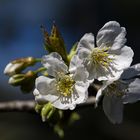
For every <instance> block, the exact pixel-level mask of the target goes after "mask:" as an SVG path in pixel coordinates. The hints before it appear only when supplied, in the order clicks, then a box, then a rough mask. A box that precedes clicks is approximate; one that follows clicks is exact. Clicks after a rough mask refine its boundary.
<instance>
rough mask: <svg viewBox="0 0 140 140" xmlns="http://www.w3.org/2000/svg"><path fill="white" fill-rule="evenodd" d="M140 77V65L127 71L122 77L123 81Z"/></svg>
mask: <svg viewBox="0 0 140 140" xmlns="http://www.w3.org/2000/svg"><path fill="white" fill-rule="evenodd" d="M139 75H140V63H138V64H135V65H133V66H131V67H129V68H128V69H126V70H125V71H124V72H123V74H122V75H121V79H131V78H134V77H136V76H139Z"/></svg>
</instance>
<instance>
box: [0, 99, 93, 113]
mask: <svg viewBox="0 0 140 140" xmlns="http://www.w3.org/2000/svg"><path fill="white" fill-rule="evenodd" d="M94 103H95V97H90V98H88V100H87V101H86V102H85V103H82V104H79V105H78V108H80V107H86V106H91V105H94ZM34 107H35V101H34V100H26V101H23V100H22V101H21V100H15V101H7V102H0V112H14V111H16V112H30V113H32V112H35V110H34Z"/></svg>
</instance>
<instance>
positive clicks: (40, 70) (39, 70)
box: [35, 67, 46, 73]
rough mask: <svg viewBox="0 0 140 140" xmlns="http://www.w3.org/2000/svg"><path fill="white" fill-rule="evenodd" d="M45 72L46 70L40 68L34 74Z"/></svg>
mask: <svg viewBox="0 0 140 140" xmlns="http://www.w3.org/2000/svg"><path fill="white" fill-rule="evenodd" d="M45 70H46V68H44V67H41V68H39V69H37V70H36V71H35V73H39V72H42V71H45Z"/></svg>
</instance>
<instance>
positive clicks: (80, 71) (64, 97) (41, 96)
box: [34, 52, 89, 110]
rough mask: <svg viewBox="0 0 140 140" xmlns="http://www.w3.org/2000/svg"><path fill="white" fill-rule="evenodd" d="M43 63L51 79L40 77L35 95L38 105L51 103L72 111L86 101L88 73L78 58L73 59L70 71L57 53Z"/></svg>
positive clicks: (45, 57) (48, 56)
mask: <svg viewBox="0 0 140 140" xmlns="http://www.w3.org/2000/svg"><path fill="white" fill-rule="evenodd" d="M42 63H43V65H44V67H46V68H47V72H48V74H49V77H45V76H40V77H38V78H37V79H36V89H35V90H34V95H35V100H36V101H37V102H38V103H42V102H43V103H46V102H51V103H52V105H53V106H54V107H56V108H58V109H63V110H65V109H71V110H72V109H74V108H75V106H76V104H80V103H82V102H85V101H86V99H87V96H88V91H87V90H88V87H89V82H88V81H87V78H88V72H87V71H86V69H85V68H84V66H83V65H82V62H81V60H80V59H79V58H78V56H74V57H73V58H72V60H71V62H70V66H69V69H68V66H67V65H66V64H65V63H64V61H63V60H62V58H61V56H60V55H59V54H58V53H56V52H53V53H51V54H49V55H46V56H44V57H43V61H42Z"/></svg>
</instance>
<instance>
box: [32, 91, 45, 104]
mask: <svg viewBox="0 0 140 140" xmlns="http://www.w3.org/2000/svg"><path fill="white" fill-rule="evenodd" d="M33 94H34V96H35V100H36V102H37V103H38V104H45V103H47V102H48V100H46V99H45V98H44V96H43V95H41V94H40V93H39V91H38V90H37V89H35V90H34V91H33Z"/></svg>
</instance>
